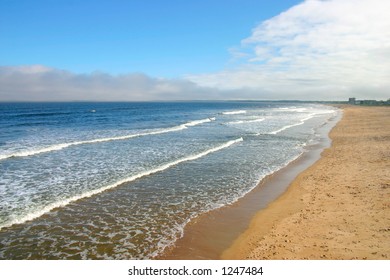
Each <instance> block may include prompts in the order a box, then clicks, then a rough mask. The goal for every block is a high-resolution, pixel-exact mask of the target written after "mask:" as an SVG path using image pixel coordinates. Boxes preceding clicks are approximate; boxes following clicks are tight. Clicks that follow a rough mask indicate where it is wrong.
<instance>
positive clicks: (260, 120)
mask: <svg viewBox="0 0 390 280" xmlns="http://www.w3.org/2000/svg"><path fill="white" fill-rule="evenodd" d="M264 120H265V118H261V119H255V120H248V121H234V122H228V124H243V123H255V122H262V121H264Z"/></svg>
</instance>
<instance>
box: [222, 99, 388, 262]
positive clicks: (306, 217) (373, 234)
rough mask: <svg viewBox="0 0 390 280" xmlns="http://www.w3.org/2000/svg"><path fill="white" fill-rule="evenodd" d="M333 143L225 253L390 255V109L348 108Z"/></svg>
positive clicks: (333, 134) (231, 256) (282, 256)
mask: <svg viewBox="0 0 390 280" xmlns="http://www.w3.org/2000/svg"><path fill="white" fill-rule="evenodd" d="M330 138H331V139H332V146H331V147H330V148H328V149H326V150H325V151H324V152H323V153H322V156H321V159H320V160H319V161H317V162H316V163H315V164H314V165H312V166H311V167H310V168H308V169H306V170H305V171H304V172H302V173H301V174H299V175H298V177H297V178H296V179H295V180H294V181H293V183H292V184H290V186H289V188H288V190H287V191H286V192H285V193H284V194H283V195H281V196H280V197H279V198H278V199H277V200H276V201H274V202H272V203H271V204H270V205H269V206H268V207H267V208H265V209H263V210H261V211H259V212H258V213H257V214H256V215H255V217H254V218H253V219H252V221H251V223H250V226H249V228H248V229H247V230H246V231H245V232H244V233H243V234H241V235H240V237H239V238H238V239H236V240H235V242H234V243H233V245H232V246H231V247H230V248H229V249H228V250H226V251H225V252H224V253H223V255H222V258H223V259H314V260H316V259H390V108H389V107H359V106H346V107H344V108H343V118H342V120H341V121H340V122H339V123H338V124H337V125H336V126H335V127H334V128H333V129H332V131H331V133H330Z"/></svg>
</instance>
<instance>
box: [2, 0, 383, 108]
mask: <svg viewBox="0 0 390 280" xmlns="http://www.w3.org/2000/svg"><path fill="white" fill-rule="evenodd" d="M389 14H390V1H388V0H306V1H298V0H283V1H268V0H197V1H184V0H127V1H125V0H111V1H108V0H105V1H103V0H94V1H92V0H84V1H75V0H68V1H65V0H57V1H55V0H35V1H27V0H24V1H22V0H0V101H75V100H83V101H84V100H91V101H141V100H205V99H206V100H207V99H229V100H230V99H256V100H264V99H266V100H279V99H291V100H296V99H301V100H345V99H348V97H356V98H358V99H381V100H387V99H388V98H390V79H389V77H390V17H389V16H388V15H389Z"/></svg>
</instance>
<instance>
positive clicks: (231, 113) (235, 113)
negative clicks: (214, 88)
mask: <svg viewBox="0 0 390 280" xmlns="http://www.w3.org/2000/svg"><path fill="white" fill-rule="evenodd" d="M222 114H223V115H239V114H246V111H245V110H238V111H229V112H223V113H222Z"/></svg>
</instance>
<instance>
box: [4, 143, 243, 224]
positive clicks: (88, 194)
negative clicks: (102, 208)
mask: <svg viewBox="0 0 390 280" xmlns="http://www.w3.org/2000/svg"><path fill="white" fill-rule="evenodd" d="M243 140H244V139H243V138H242V137H241V138H238V139H235V140H231V141H228V142H226V143H224V144H222V145H219V146H216V147H214V148H210V149H208V150H206V151H203V152H201V153H199V154H195V155H190V156H188V157H184V158H181V159H177V160H175V161H172V162H169V163H166V164H163V165H161V166H159V167H156V168H153V169H151V170H148V171H144V172H141V173H138V174H136V175H133V176H130V177H127V178H124V179H122V180H119V181H117V182H115V183H113V184H110V185H108V186H104V187H101V188H99V189H96V190H91V191H88V192H85V193H82V194H79V195H75V196H72V197H69V198H66V199H64V200H61V201H57V202H53V203H51V204H49V205H47V206H45V207H43V208H42V209H39V210H36V211H35V212H33V213H29V214H27V215H25V216H24V217H21V218H17V219H14V220H13V221H10V222H7V223H5V224H3V225H0V230H1V229H2V228H5V227H9V226H12V225H14V224H22V223H24V222H27V221H31V220H34V219H36V218H38V217H40V216H42V215H44V214H46V213H48V212H50V211H51V210H53V209H55V208H60V207H64V206H66V205H68V204H70V203H72V202H75V201H77V200H80V199H83V198H88V197H91V196H93V195H96V194H99V193H102V192H104V191H107V190H110V189H113V188H116V187H118V186H120V185H122V184H125V183H129V182H132V181H135V180H137V179H140V178H142V177H145V176H148V175H151V174H155V173H158V172H161V171H164V170H166V169H168V168H170V167H172V166H175V165H178V164H180V163H183V162H187V161H193V160H196V159H199V158H202V157H204V156H207V155H208V154H211V153H214V152H217V151H219V150H222V149H226V148H228V147H230V146H232V145H234V144H236V143H239V142H241V141H243Z"/></svg>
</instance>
